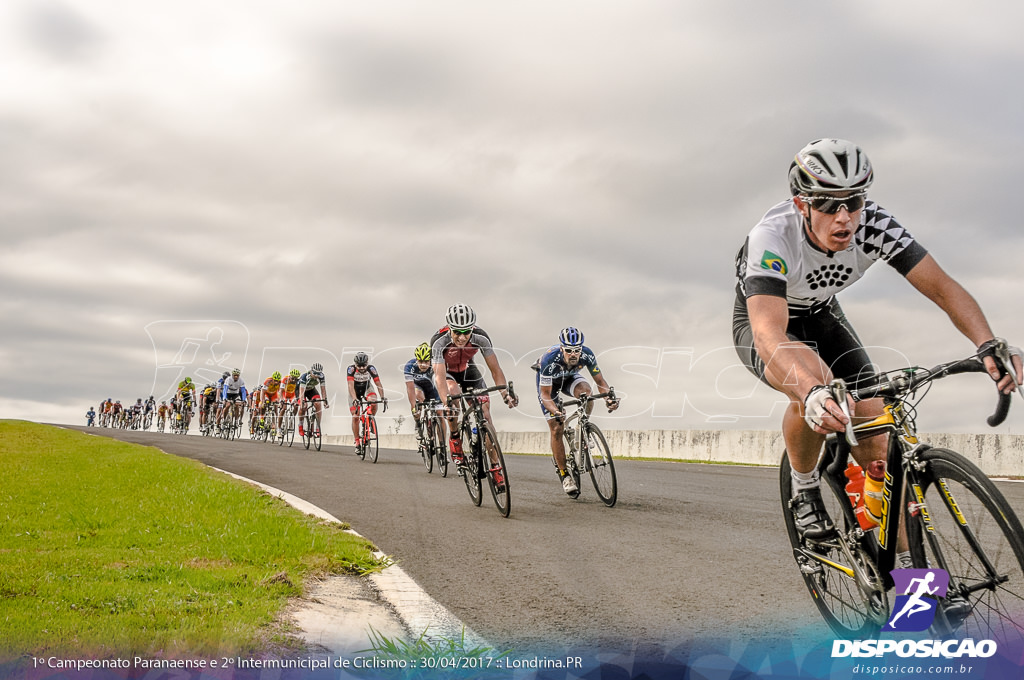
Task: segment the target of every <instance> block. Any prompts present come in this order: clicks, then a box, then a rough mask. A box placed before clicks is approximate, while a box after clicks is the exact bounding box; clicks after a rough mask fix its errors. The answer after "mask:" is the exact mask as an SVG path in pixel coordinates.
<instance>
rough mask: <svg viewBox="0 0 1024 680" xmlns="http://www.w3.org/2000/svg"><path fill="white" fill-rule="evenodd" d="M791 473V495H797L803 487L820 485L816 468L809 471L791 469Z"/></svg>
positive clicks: (809, 487) (812, 487)
mask: <svg viewBox="0 0 1024 680" xmlns="http://www.w3.org/2000/svg"><path fill="white" fill-rule="evenodd" d="M791 472H792V474H793V495H794V496H795V495H797V494H798V493H800V492H801V491H803V490H804V489H814V488H816V487H818V486H820V485H821V479H820V478H819V477H818V471H817V470H811V471H810V472H797V471H796V470H791Z"/></svg>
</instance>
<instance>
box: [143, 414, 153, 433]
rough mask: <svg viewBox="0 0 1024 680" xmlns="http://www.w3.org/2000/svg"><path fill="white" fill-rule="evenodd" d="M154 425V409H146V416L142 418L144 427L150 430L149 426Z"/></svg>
mask: <svg viewBox="0 0 1024 680" xmlns="http://www.w3.org/2000/svg"><path fill="white" fill-rule="evenodd" d="M151 427H153V411H152V410H149V411H146V415H145V417H144V418H143V419H142V429H143V430H145V431H147V432H149V428H151Z"/></svg>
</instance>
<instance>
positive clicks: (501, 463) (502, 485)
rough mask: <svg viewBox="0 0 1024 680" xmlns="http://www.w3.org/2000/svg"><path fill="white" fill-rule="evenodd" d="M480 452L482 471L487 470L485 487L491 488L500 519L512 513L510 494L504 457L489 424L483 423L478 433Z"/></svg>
mask: <svg viewBox="0 0 1024 680" xmlns="http://www.w3.org/2000/svg"><path fill="white" fill-rule="evenodd" d="M480 444H481V446H480V451H481V454H482V455H483V456H484V459H483V463H484V469H485V470H487V485H488V486H489V487H491V496H492V497H493V498H494V505H495V507H497V508H498V512H499V513H501V516H502V517H508V516H509V513H511V512H512V494H511V492H510V491H509V479H508V469H507V468H506V467H505V456H504V455H502V453H501V446H499V445H498V436H497V435H496V434H495V433H494V428H493V427H491V424H490V423H484V427H483V431H482V432H480Z"/></svg>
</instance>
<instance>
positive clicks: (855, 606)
mask: <svg viewBox="0 0 1024 680" xmlns="http://www.w3.org/2000/svg"><path fill="white" fill-rule="evenodd" d="M792 489H793V487H792V469H791V468H790V466H789V456H788V455H787V454H785V453H783V454H782V464H781V465H780V466H779V490H780V492H781V496H782V514H783V516H784V517H785V520H786V532H787V533H788V534H789V541H790V544H791V545H792V546H793V556H794V558H795V559H796V562H797V565H798V566H799V567H800V574H801V576H802V577H803V579H804V583H805V584H806V585H807V590H809V591H810V593H811V598H812V599H813V600H814V604H815V605H816V606H817V607H818V611H819V612H820V613H821V616H822V618H824V619H825V622H826V623H828V625H829V628H831V629H832V630H833V632H835V634H836V635H837V636H840V637H843V638H845V639H854V638H867V637H871V636H872V635H874V634H875V633H876V632H877V631H878V630H879V629H880V628H881V627H882V625H883V624H885V622H886V620H887V618H888V615H889V600H888V596H887V595H886V592H885V589H884V587H876V588H875V589H874V590H873V592H872V593H871V594H867V593H865V592H864V591H863V590H861V588H860V587H859V586H858V585H857V581H856V580H855V579H854V577H853V576H852V575H850V574H848V573H846V572H844V571H842V570H840V569H837V568H835V567H832V566H829V565H828V564H824V563H822V562H820V561H818V560H815V559H812V558H808V557H807V556H806V554H805V552H804V551H807V550H811V548H813V550H811V552H813V553H815V554H816V555H820V556H822V557H823V558H825V559H827V560H828V561H829V562H832V563H834V564H839V565H843V566H844V567H845V568H847V569H852V568H854V567H859V568H862V569H863V570H864V571H865V572H866V573H867V574H868V576H869V578H870V579H872V580H873V582H874V583H875V584H879V586H880V584H881V582H882V579H881V577H880V576H879V575H878V570H877V569H876V568H875V566H874V564H873V563H872V561H871V560H870V558H869V557H868V555H867V554H866V553H865V551H864V550H863V549H861V548H860V546H858V545H857V544H856V543H851V544H850V548H851V550H852V551H853V555H854V559H855V561H856V564H850V560H849V558H848V557H847V556H846V554H845V553H844V551H843V550H842V548H841V547H840V545H839V542H838V540H836V539H833V540H830V541H827V542H822V543H817V544H814V545H813V546H811V545H808V544H805V543H804V541H802V540H801V538H800V535H799V533H798V532H797V529H796V523H795V520H794V518H793V512H792V510H790V507H789V503H790V500H791V499H792V497H793V494H792ZM821 496H822V498H823V499H824V501H825V508H826V509H827V510H828V515H829V517H831V518H832V521H833V522H835V524H836V529H837V530H839V531H842V532H843V533H844V534H845V533H847V532H849V531H850V530H851V529H853V526H852V524H851V520H850V519H849V517H850V516H852V513H846V512H845V511H844V508H843V506H842V505H841V504H843V503H845V504H846V505H849V503H850V501H849V497H848V496H847V495H846V493H845V490H844V489H843V487H842V486H840V487H839V490H838V491H837V490H836V489H835V488H834V487H833V486H832V485H830V484H829V483H828V481H827V480H826V479H825V477H824V475H823V476H822V480H821ZM853 522H856V520H855V519H854V520H853ZM864 540H868V541H872V540H874V536H873V535H872V534H867V535H865V539H864Z"/></svg>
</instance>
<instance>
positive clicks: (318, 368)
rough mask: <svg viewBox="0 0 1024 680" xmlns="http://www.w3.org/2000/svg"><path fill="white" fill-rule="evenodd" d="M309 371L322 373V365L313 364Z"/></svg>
mask: <svg viewBox="0 0 1024 680" xmlns="http://www.w3.org/2000/svg"><path fill="white" fill-rule="evenodd" d="M309 370H311V371H312V372H313V373H323V372H324V367H323V364H313V365H312V366H310V367H309Z"/></svg>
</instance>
